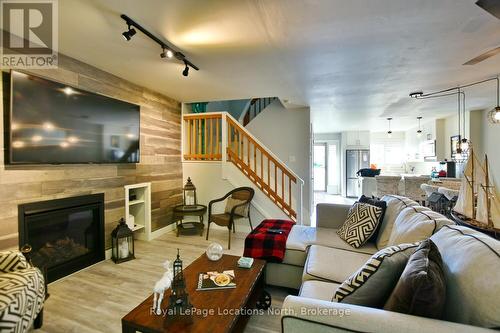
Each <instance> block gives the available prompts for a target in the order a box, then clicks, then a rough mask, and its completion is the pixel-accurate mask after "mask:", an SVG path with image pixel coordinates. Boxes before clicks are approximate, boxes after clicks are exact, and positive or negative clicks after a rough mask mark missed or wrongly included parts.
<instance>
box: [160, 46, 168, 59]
mask: <svg viewBox="0 0 500 333" xmlns="http://www.w3.org/2000/svg"><path fill="white" fill-rule="evenodd" d="M166 56H167V53H166V52H165V48H163V50H162V52H161V53H160V58H165V57H166Z"/></svg>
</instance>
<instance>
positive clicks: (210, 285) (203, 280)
mask: <svg viewBox="0 0 500 333" xmlns="http://www.w3.org/2000/svg"><path fill="white" fill-rule="evenodd" d="M227 288H236V283H235V279H234V270H227V271H223V272H222V273H220V272H205V273H200V275H199V279H198V288H197V290H213V289H227Z"/></svg>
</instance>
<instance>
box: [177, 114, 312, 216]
mask: <svg viewBox="0 0 500 333" xmlns="http://www.w3.org/2000/svg"><path fill="white" fill-rule="evenodd" d="M183 124H184V126H183V157H184V160H185V161H222V162H223V163H232V164H234V165H235V166H236V167H237V168H238V169H239V170H240V171H241V172H242V173H243V174H244V175H245V176H246V177H247V178H248V179H249V180H250V181H252V182H253V183H254V184H255V185H256V186H257V187H258V188H259V189H260V190H261V191H262V192H263V193H264V194H265V195H266V196H267V197H268V198H269V199H270V200H271V201H272V202H274V204H275V205H276V206H277V207H279V208H280V209H281V210H282V211H283V212H284V213H285V214H286V215H287V216H289V217H290V218H291V219H293V220H295V221H298V222H301V221H299V220H300V219H301V213H300V211H298V209H300V207H301V205H302V184H303V181H302V180H301V179H300V178H298V177H297V176H296V175H295V174H294V173H293V172H292V171H291V170H290V169H288V168H287V167H286V165H285V164H284V163H283V162H281V161H280V160H279V159H278V158H277V157H275V156H274V155H273V154H272V153H271V151H270V150H268V149H267V148H266V147H264V146H263V145H262V144H260V143H259V142H258V140H257V139H255V138H254V137H253V136H252V135H251V134H250V133H249V132H248V130H247V129H245V128H244V127H243V126H242V125H241V124H240V123H239V122H238V121H237V120H236V119H234V118H233V117H231V116H230V115H229V114H228V113H224V112H214V113H195V114H185V115H183ZM223 131H224V133H222V132H223ZM223 149H225V150H226V151H225V154H226V155H223ZM299 182H300V184H299Z"/></svg>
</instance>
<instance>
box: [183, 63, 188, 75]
mask: <svg viewBox="0 0 500 333" xmlns="http://www.w3.org/2000/svg"><path fill="white" fill-rule="evenodd" d="M184 65H185V66H186V67H184V70H183V71H182V75H184V76H188V75H189V66H188V65H187V64H186V63H184Z"/></svg>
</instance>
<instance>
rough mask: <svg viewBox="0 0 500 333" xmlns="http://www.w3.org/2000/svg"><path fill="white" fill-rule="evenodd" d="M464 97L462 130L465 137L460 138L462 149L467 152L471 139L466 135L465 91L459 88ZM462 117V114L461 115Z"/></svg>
mask: <svg viewBox="0 0 500 333" xmlns="http://www.w3.org/2000/svg"><path fill="white" fill-rule="evenodd" d="M460 95H461V96H462V97H463V102H462V132H463V134H464V135H463V137H462V140H460V149H461V150H462V154H463V153H467V152H468V151H469V140H467V138H466V137H465V132H466V130H467V126H466V115H465V111H466V108H465V92H463V91H460V90H459V96H460ZM459 117H460V115H459Z"/></svg>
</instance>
